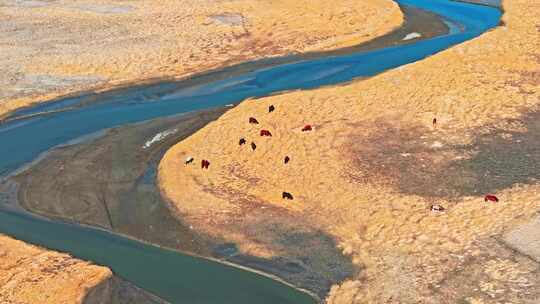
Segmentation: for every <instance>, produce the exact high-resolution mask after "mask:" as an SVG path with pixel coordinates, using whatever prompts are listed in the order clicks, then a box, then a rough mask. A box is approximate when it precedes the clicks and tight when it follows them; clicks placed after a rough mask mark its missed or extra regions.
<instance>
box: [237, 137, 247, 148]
mask: <svg viewBox="0 0 540 304" xmlns="http://www.w3.org/2000/svg"><path fill="white" fill-rule="evenodd" d="M245 143H246V140H245V139H244V138H240V141H238V145H240V146H241V145H244V144H245Z"/></svg>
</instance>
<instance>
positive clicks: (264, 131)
mask: <svg viewBox="0 0 540 304" xmlns="http://www.w3.org/2000/svg"><path fill="white" fill-rule="evenodd" d="M261 136H272V133H270V131H268V130H261Z"/></svg>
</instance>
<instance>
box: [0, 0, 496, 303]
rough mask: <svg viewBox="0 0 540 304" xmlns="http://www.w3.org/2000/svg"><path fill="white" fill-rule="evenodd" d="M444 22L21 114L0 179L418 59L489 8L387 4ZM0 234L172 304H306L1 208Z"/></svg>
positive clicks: (417, 1) (485, 25)
mask: <svg viewBox="0 0 540 304" xmlns="http://www.w3.org/2000/svg"><path fill="white" fill-rule="evenodd" d="M396 1H397V2H398V3H399V4H400V5H402V6H409V7H416V8H419V9H423V10H426V11H429V12H432V13H435V14H437V15H439V16H441V18H443V19H444V20H445V21H446V22H447V24H448V25H449V27H450V31H449V33H448V34H445V35H441V36H438V37H433V38H429V39H425V40H419V41H416V42H412V43H408V44H403V45H399V46H394V47H387V48H383V49H377V50H371V51H363V52H357V53H353V54H344V55H331V56H325V57H314V58H311V59H302V60H299V61H292V62H290V61H289V62H288V63H285V64H279V65H271V66H262V67H258V68H255V69H249V70H246V71H244V72H243V73H239V74H236V75H232V76H230V77H222V78H218V79H212V80H208V81H204V80H201V81H197V82H196V83H193V82H189V80H188V81H183V82H163V83H158V84H152V85H145V86H141V87H137V88H134V89H125V90H119V91H116V92H115V93H105V94H101V95H98V94H96V95H95V97H94V99H95V100H96V102H93V103H88V104H84V105H80V104H79V102H80V101H81V98H78V97H72V98H65V99H62V100H59V101H56V102H52V103H48V104H45V105H40V106H36V107H33V108H30V109H24V110H21V111H18V112H16V113H15V114H14V115H13V116H12V117H11V118H10V119H7V120H6V121H5V122H4V123H2V124H0V142H1V143H2V144H1V149H0V176H7V175H9V174H11V173H13V172H14V171H16V170H17V169H19V168H21V167H22V166H24V165H26V164H28V163H29V162H32V161H33V160H35V159H36V158H38V157H39V156H40V154H42V153H44V152H46V151H48V150H49V149H51V148H53V147H55V146H58V145H60V144H63V143H66V142H68V141H71V140H74V139H76V138H80V137H82V136H86V135H89V134H92V133H96V132H99V131H101V130H104V129H107V128H111V127H115V126H120V125H125V124H130V123H135V122H141V121H145V120H149V119H154V118H158V117H164V116H170V115H174V114H178V113H186V112H191V111H195V110H201V109H206V108H210V107H215V106H222V105H227V104H233V103H238V102H240V101H241V100H243V99H246V98H249V97H261V96H265V95H269V94H272V93H276V92H282V91H286V90H292V89H310V88H316V87H320V86H324V85H332V84H338V83H343V82H347V81H350V80H353V79H355V78H359V77H367V76H371V75H374V74H377V73H380V72H382V71H385V70H388V69H391V68H395V67H398V66H401V65H404V64H408V63H411V62H414V61H417V60H421V59H423V58H425V57H426V56H429V55H432V54H434V53H437V52H439V51H441V50H444V49H446V48H448V47H450V46H453V45H456V44H458V43H461V42H463V41H466V40H468V39H472V38H474V37H476V36H478V35H480V34H482V33H483V32H485V31H487V30H489V29H491V28H493V27H495V26H497V24H498V23H499V19H500V17H501V12H500V11H499V10H498V9H497V8H494V7H490V6H484V5H474V4H470V3H464V2H454V1H449V0H396ZM0 233H5V234H7V235H10V236H13V237H15V238H17V239H20V240H24V241H26V242H30V243H33V244H37V245H40V246H44V247H47V248H51V249H55V250H59V251H63V252H68V253H70V254H72V255H73V256H76V257H79V258H82V259H85V260H91V261H93V262H95V263H97V264H101V265H106V266H108V267H110V268H111V269H112V270H113V272H114V273H115V274H117V275H119V276H120V277H122V278H124V279H126V280H128V281H130V282H132V283H134V284H135V285H137V286H139V287H141V288H143V289H145V290H147V291H150V292H152V293H154V294H155V295H157V296H159V297H161V298H163V299H165V300H167V301H170V302H171V303H235V304H241V303H246V304H247V303H249V304H252V303H261V304H263V303H297V304H301V303H314V302H315V301H316V300H314V298H313V297H312V296H310V295H309V294H307V293H304V292H302V291H299V290H297V289H295V288H293V287H290V286H288V285H286V284H284V283H281V282H279V281H277V280H274V279H271V278H269V277H266V276H263V275H259V274H256V273H254V272H250V271H245V270H242V269H240V268H236V267H232V266H228V265H225V264H222V263H218V262H214V261H211V260H207V259H203V258H198V257H194V256H190V255H185V254H181V253H179V252H176V251H173V250H167V249H163V248H159V247H156V246H152V245H148V244H144V243H141V242H137V241H135V240H131V239H128V238H125V237H122V236H119V235H116V234H112V233H109V232H107V231H104V230H100V229H95V228H90V227H85V226H81V225H75V224H68V223H63V222H57V221H52V220H48V219H44V218H41V217H38V216H33V215H31V214H28V213H24V212H19V211H16V210H10V209H5V208H2V209H0Z"/></svg>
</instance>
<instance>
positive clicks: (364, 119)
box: [159, 0, 540, 304]
mask: <svg viewBox="0 0 540 304" xmlns="http://www.w3.org/2000/svg"><path fill="white" fill-rule="evenodd" d="M539 9H540V3H538V2H537V1H526V0H515V1H506V2H504V10H505V15H504V17H503V19H504V24H503V25H501V26H499V27H497V28H496V29H494V30H492V31H489V32H487V33H485V34H483V35H482V36H481V37H479V38H477V39H474V40H472V41H468V42H465V43H463V44H460V45H458V46H455V47H453V48H451V49H448V50H446V51H443V52H441V53H439V54H437V55H434V56H432V57H430V58H427V59H425V60H422V61H420V62H417V63H414V64H410V65H407V66H404V67H401V68H398V69H395V70H392V71H388V72H386V73H383V74H381V75H378V76H376V77H373V78H371V79H368V80H363V81H355V82H352V83H350V84H348V85H345V86H339V87H328V88H321V89H316V90H312V91H298V92H291V93H286V94H282V95H277V96H272V97H267V98H263V99H257V100H247V101H245V102H243V103H242V104H240V105H239V106H237V107H235V108H234V109H232V110H230V111H229V112H227V113H226V114H225V115H223V116H222V117H221V118H220V119H218V120H217V121H215V122H213V123H211V124H209V125H208V126H206V127H205V128H203V129H202V130H200V131H199V132H197V133H195V134H194V135H193V136H191V137H189V138H187V139H186V140H184V141H182V142H180V143H178V144H177V145H176V146H175V147H173V148H172V149H171V150H169V152H168V153H167V154H166V155H165V157H164V159H163V160H162V162H161V164H160V169H159V178H160V185H161V187H162V190H163V193H164V194H165V195H166V196H167V197H168V198H169V199H170V200H171V201H173V202H174V203H175V204H174V207H175V209H176V210H175V211H176V212H177V214H178V216H179V217H181V218H182V220H184V221H185V222H187V223H188V224H190V225H192V226H193V227H194V229H195V230H197V231H201V232H204V233H207V234H209V235H215V236H219V237H220V238H222V239H225V240H230V241H231V242H234V243H237V244H238V247H239V249H240V250H241V252H243V253H248V254H251V255H257V256H262V257H266V258H271V257H273V256H279V252H280V248H279V246H276V245H275V243H273V242H272V238H268V235H272V233H273V232H272V230H271V229H269V227H270V226H268V227H267V226H265V222H266V221H272V222H273V221H276V218H278V219H279V217H280V216H282V218H284V219H285V218H286V219H288V220H289V221H292V222H293V223H294V225H295V226H301V225H303V226H304V227H309V229H311V230H317V231H322V232H324V233H328V234H329V235H331V236H332V237H333V238H334V239H336V240H337V242H338V246H339V247H340V248H341V249H342V252H343V254H345V255H347V256H350V257H351V259H352V261H353V263H355V264H356V265H357V266H358V268H359V269H361V271H360V272H359V273H358V275H356V276H355V277H352V278H350V279H348V280H347V281H345V282H344V283H343V284H342V285H340V286H335V287H334V288H333V289H332V292H331V293H330V295H329V297H328V303H347V304H349V303H389V302H390V303H396V302H399V303H448V302H459V301H466V302H467V303H495V302H516V303H526V301H532V302H534V300H535V299H538V297H539V295H540V290H539V288H538V286H539V284H538V280H539V276H538V264H536V263H530V261H529V260H528V259H527V258H526V257H524V256H521V255H519V254H518V253H517V252H514V251H512V250H511V249H508V248H506V247H505V245H504V243H503V242H501V241H500V237H501V235H502V234H503V233H504V232H505V231H508V230H509V229H511V228H512V227H515V226H516V225H517V224H519V223H522V222H525V221H527V220H529V219H530V218H531V217H532V216H533V215H534V214H535V213H537V212H538V211H539V210H540V206H539V204H538V201H539V200H540V186H539V185H538V179H539V178H540V174H539V173H538V172H540V170H539V169H540V168H539V167H538V164H539V163H540V152H539V151H538V146H539V143H540V124H539V123H538V121H539V117H540V114H538V113H539V112H538V110H539V109H538V105H539V104H540V52H539V50H540V15H538V13H537V12H538V10H539ZM270 105H274V106H275V108H276V110H275V111H274V112H272V113H268V107H269V106H270ZM249 117H256V118H257V119H258V120H259V122H260V124H259V125H251V124H249V123H248V118H249ZM434 118H436V123H434V121H433V119H434ZM306 124H311V125H313V126H314V130H313V131H311V132H302V131H301V129H302V127H303V126H304V125H306ZM261 129H268V130H270V131H271V133H272V135H273V136H272V137H261V136H259V132H260V130H261ZM240 138H245V139H246V140H247V142H248V145H243V146H240V145H238V141H239V139H240ZM252 141H253V142H255V143H256V144H257V150H256V151H252V150H251V149H250V148H249V143H250V142H252ZM187 156H192V157H194V158H195V160H196V164H197V165H195V166H185V165H184V163H183V160H184V159H185V158H186V157H187ZM285 156H289V157H290V159H291V161H290V162H289V163H288V164H286V165H285V164H284V162H283V160H284V157H285ZM201 159H207V160H209V161H210V163H211V165H210V168H209V169H208V170H202V169H201V168H200V166H198V164H199V163H198V162H200V160H201ZM283 191H286V192H289V193H291V194H292V195H293V196H294V200H292V201H290V200H284V199H282V192H283ZM488 193H492V194H495V195H497V196H498V197H499V199H500V201H499V202H498V203H488V202H484V200H483V196H484V195H485V194H488ZM435 204H438V205H441V206H443V207H444V208H445V209H446V210H445V212H433V211H431V210H430V207H431V206H432V205H435ZM255 210H256V211H255ZM252 214H257V217H256V218H255V217H254V216H252ZM265 214H266V218H265ZM285 224H290V223H284V224H283V225H285ZM292 246H294V245H292Z"/></svg>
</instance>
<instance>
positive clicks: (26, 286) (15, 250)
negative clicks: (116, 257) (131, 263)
mask: <svg viewBox="0 0 540 304" xmlns="http://www.w3.org/2000/svg"><path fill="white" fill-rule="evenodd" d="M0 244H2V245H1V246H0V257H1V259H0V266H1V267H0V278H1V279H0V302H2V303H84V301H83V300H84V297H85V296H86V294H87V293H88V292H89V291H91V290H93V289H94V288H96V287H97V286H98V285H99V284H101V283H102V282H107V281H108V280H111V279H112V273H111V271H110V270H109V269H107V268H106V267H101V266H96V265H92V264H90V263H89V262H84V261H80V260H77V259H73V258H71V257H70V256H69V255H67V254H61V253H55V252H51V251H47V250H45V249H41V248H38V247H35V246H31V245H27V244H25V243H23V242H21V241H17V240H14V239H11V238H9V237H6V236H2V235H0Z"/></svg>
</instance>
